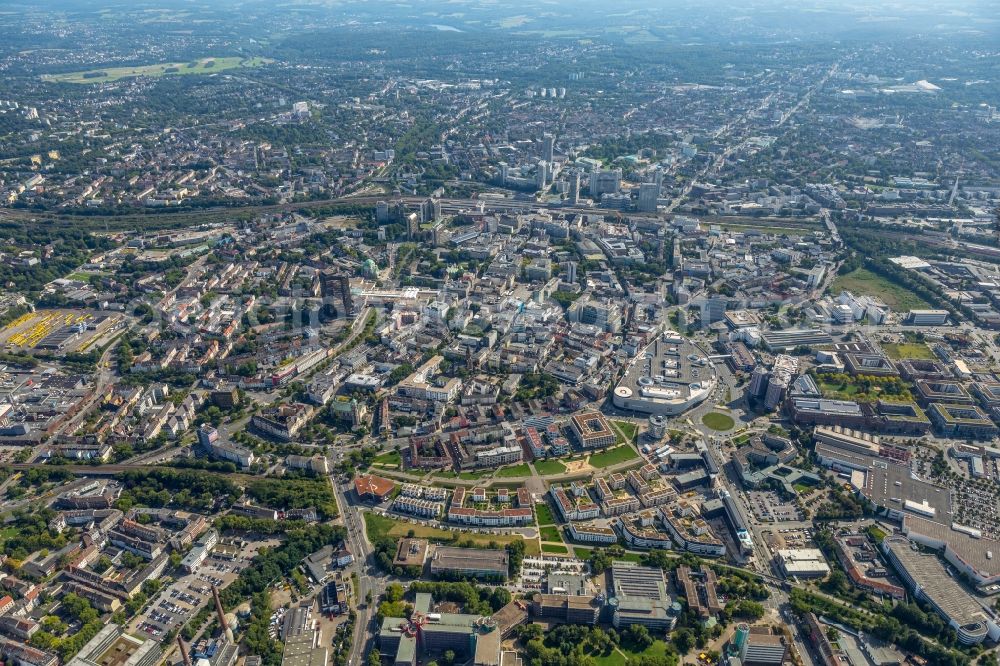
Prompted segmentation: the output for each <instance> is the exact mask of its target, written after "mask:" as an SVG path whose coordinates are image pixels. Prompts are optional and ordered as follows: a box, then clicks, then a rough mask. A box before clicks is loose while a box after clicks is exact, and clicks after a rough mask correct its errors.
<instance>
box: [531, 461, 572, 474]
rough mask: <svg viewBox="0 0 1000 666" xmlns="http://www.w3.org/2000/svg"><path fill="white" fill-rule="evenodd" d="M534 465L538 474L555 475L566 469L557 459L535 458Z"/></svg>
mask: <svg viewBox="0 0 1000 666" xmlns="http://www.w3.org/2000/svg"><path fill="white" fill-rule="evenodd" d="M534 465H535V471H536V472H538V474H539V475H540V476H555V475H556V474H562V473H563V472H565V471H566V465H564V464H562V463H561V462H559V461H558V460H536V461H535V462H534Z"/></svg>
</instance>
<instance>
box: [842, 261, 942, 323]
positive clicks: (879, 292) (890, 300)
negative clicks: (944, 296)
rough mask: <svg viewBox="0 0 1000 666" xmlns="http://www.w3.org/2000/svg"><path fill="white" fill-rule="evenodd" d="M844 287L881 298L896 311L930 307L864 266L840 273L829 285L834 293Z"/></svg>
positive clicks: (925, 302)
mask: <svg viewBox="0 0 1000 666" xmlns="http://www.w3.org/2000/svg"><path fill="white" fill-rule="evenodd" d="M845 289H846V290H847V291H849V292H851V293H853V294H855V295H862V294H863V295H866V296H873V297H875V298H878V299H881V300H882V301H883V302H884V303H885V304H886V305H888V306H889V307H890V308H892V309H893V310H895V311H896V312H906V311H907V310H912V309H913V308H929V307H931V305H930V303H928V302H927V301H925V300H924V299H922V298H920V297H919V296H917V295H916V294H914V293H912V292H910V291H908V290H906V289H904V288H903V287H900V286H899V285H897V284H894V283H892V282H890V281H889V280H886V279H885V278H884V277H882V276H880V275H876V274H875V273H872V272H871V271H869V270H868V269H865V268H858V269H857V270H854V271H851V272H850V273H848V274H847V275H840V276H838V277H837V279H836V280H834V281H833V284H831V285H830V292H831V293H834V294H839V293H840V292H841V291H843V290H845Z"/></svg>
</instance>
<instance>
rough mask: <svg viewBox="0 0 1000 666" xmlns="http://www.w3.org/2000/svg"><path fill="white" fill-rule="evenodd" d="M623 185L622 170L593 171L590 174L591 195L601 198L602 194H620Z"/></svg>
mask: <svg viewBox="0 0 1000 666" xmlns="http://www.w3.org/2000/svg"><path fill="white" fill-rule="evenodd" d="M621 186H622V170H621V169H611V170H608V171H604V170H599V171H593V172H591V174H590V195H591V196H592V197H594V198H595V199H599V198H600V197H601V195H602V194H618V190H620V189H621Z"/></svg>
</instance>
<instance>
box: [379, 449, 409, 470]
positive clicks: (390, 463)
mask: <svg viewBox="0 0 1000 666" xmlns="http://www.w3.org/2000/svg"><path fill="white" fill-rule="evenodd" d="M372 463H373V464H375V465H383V466H385V467H399V466H400V465H401V464H402V463H403V459H402V458H401V457H400V455H399V451H386V452H385V453H383V454H382V455H379V456H376V457H375V460H373V461H372Z"/></svg>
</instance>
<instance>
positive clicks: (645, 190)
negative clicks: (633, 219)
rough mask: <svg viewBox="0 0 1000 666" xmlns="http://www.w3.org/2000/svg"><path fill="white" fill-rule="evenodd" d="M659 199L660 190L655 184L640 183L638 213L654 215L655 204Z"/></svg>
mask: <svg viewBox="0 0 1000 666" xmlns="http://www.w3.org/2000/svg"><path fill="white" fill-rule="evenodd" d="M659 198H660V188H659V187H658V186H657V185H656V183H641V184H640V185H639V211H640V212H643V213H655V212H656V202H657V201H658V200H659Z"/></svg>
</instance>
